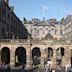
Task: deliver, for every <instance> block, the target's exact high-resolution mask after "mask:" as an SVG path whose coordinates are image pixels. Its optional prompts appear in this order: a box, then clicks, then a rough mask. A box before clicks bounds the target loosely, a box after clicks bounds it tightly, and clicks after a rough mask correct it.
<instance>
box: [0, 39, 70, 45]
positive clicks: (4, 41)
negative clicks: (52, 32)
mask: <svg viewBox="0 0 72 72" xmlns="http://www.w3.org/2000/svg"><path fill="white" fill-rule="evenodd" d="M0 43H30V44H31V43H70V42H67V41H64V40H39V39H0Z"/></svg>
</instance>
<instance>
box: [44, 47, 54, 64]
mask: <svg viewBox="0 0 72 72" xmlns="http://www.w3.org/2000/svg"><path fill="white" fill-rule="evenodd" d="M45 55H46V56H45V60H44V64H47V63H49V62H50V63H51V62H52V61H51V59H52V56H53V49H52V48H51V47H48V48H46V49H45Z"/></svg>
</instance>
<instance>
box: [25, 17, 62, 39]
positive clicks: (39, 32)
mask: <svg viewBox="0 0 72 72" xmlns="http://www.w3.org/2000/svg"><path fill="white" fill-rule="evenodd" d="M24 25H25V27H26V28H27V30H28V32H29V33H30V34H31V36H32V38H33V39H36V38H38V39H43V38H45V37H46V36H47V35H48V34H50V35H51V36H52V37H53V38H57V39H60V38H62V37H63V31H62V30H63V23H62V22H57V21H56V19H49V20H47V21H40V20H39V19H35V18H34V19H32V21H31V22H27V23H24Z"/></svg>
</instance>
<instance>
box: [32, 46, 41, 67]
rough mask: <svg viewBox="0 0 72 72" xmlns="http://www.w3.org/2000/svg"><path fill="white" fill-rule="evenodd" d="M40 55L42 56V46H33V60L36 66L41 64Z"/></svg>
mask: <svg viewBox="0 0 72 72" xmlns="http://www.w3.org/2000/svg"><path fill="white" fill-rule="evenodd" d="M40 56H41V52H40V48H38V47H35V48H33V50H32V60H33V65H34V66H35V65H38V64H40Z"/></svg>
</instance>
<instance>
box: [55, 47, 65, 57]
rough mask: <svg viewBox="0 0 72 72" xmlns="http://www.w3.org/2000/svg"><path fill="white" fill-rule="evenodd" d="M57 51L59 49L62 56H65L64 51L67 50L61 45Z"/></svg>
mask: <svg viewBox="0 0 72 72" xmlns="http://www.w3.org/2000/svg"><path fill="white" fill-rule="evenodd" d="M56 51H58V52H59V53H60V55H61V56H64V52H65V49H64V47H59V48H58V49H57V50H56Z"/></svg>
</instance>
